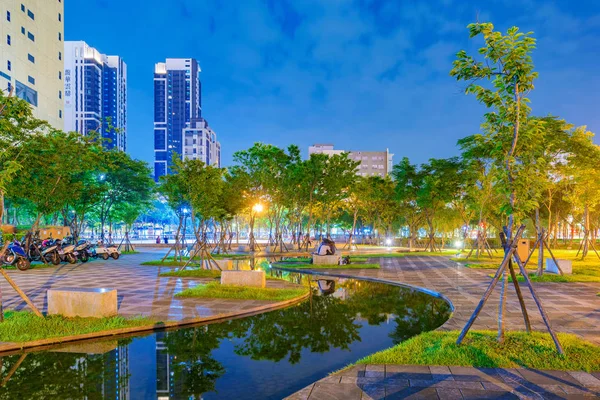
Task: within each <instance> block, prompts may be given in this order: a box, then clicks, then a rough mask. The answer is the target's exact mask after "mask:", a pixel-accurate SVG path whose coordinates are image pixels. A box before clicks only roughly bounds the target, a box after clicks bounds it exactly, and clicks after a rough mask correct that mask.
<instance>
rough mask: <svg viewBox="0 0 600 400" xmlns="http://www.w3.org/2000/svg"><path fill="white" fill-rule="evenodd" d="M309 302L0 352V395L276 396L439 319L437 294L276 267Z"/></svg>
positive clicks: (441, 307)
mask: <svg viewBox="0 0 600 400" xmlns="http://www.w3.org/2000/svg"><path fill="white" fill-rule="evenodd" d="M270 273H274V274H277V275H279V276H282V275H283V276H284V277H285V278H287V279H290V280H293V281H296V282H300V281H304V282H308V281H310V284H311V288H312V296H311V297H310V299H309V300H307V301H305V302H303V303H301V304H298V305H295V306H292V307H289V308H286V309H281V310H276V311H272V312H268V313H264V314H260V315H256V316H252V317H247V318H243V319H237V320H232V321H227V322H223V323H218V324H212V325H204V326H198V327H194V328H186V329H179V330H174V331H170V332H157V333H154V334H150V335H146V336H137V337H133V338H126V339H120V340H108V341H98V342H91V343H90V342H86V343H83V344H80V345H70V346H66V347H62V348H54V349H52V350H48V351H43V352H33V353H29V354H26V355H19V354H16V355H10V356H4V357H0V360H1V361H0V362H1V364H2V365H1V367H0V371H1V377H0V379H1V380H0V399H17V398H18V399H54V398H60V399H83V398H87V399H108V398H111V399H200V398H203V399H217V398H218V399H281V398H283V397H285V396H288V395H290V394H292V393H294V392H296V391H297V390H300V389H302V388H303V387H305V386H307V385H309V384H310V383H312V382H314V381H316V380H318V379H321V378H323V377H325V376H327V375H328V374H329V373H330V372H332V371H335V370H338V369H340V368H343V367H344V366H346V365H348V364H350V363H352V362H354V361H356V360H358V359H359V358H361V357H363V356H366V355H368V354H371V353H373V352H376V351H379V350H382V349H385V348H387V347H390V346H392V345H394V344H396V343H400V342H402V341H404V340H406V339H408V338H410V337H412V336H414V335H416V334H418V333H420V332H423V331H428V330H432V329H435V328H437V327H438V326H440V325H442V324H443V323H444V322H445V321H446V320H447V319H448V317H449V315H450V307H449V305H448V304H447V303H446V302H445V301H444V300H442V299H438V298H435V297H432V296H429V295H427V294H424V293H421V292H418V291H415V290H411V289H406V288H402V287H397V286H391V285H386V284H381V283H373V282H367V281H361V280H355V279H334V278H325V277H318V276H310V275H306V274H302V275H301V274H295V273H289V272H284V273H282V272H281V271H277V272H276V271H270Z"/></svg>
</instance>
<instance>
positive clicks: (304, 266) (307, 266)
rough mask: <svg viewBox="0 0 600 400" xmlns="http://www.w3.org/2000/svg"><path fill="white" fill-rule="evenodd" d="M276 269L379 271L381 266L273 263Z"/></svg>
mask: <svg viewBox="0 0 600 400" xmlns="http://www.w3.org/2000/svg"><path fill="white" fill-rule="evenodd" d="M273 265H274V266H276V267H281V268H298V269H325V268H326V269H379V268H381V266H380V265H379V264H375V263H373V264H366V263H363V264H346V265H338V264H304V263H295V264H285V263H283V264H281V263H278V262H277V263H274V264H273Z"/></svg>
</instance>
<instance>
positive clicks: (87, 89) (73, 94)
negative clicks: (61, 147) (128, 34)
mask: <svg viewBox="0 0 600 400" xmlns="http://www.w3.org/2000/svg"><path fill="white" fill-rule="evenodd" d="M64 75H65V77H64V81H65V88H64V96H65V124H64V129H65V130H66V131H76V132H79V133H81V134H82V135H87V134H88V133H89V132H90V131H95V132H98V133H99V134H101V136H102V138H103V139H106V140H105V141H104V142H103V145H104V147H105V148H107V149H113V148H116V149H118V150H121V151H126V150H127V65H126V64H125V63H124V62H123V59H121V57H119V56H107V55H105V54H102V53H100V52H99V51H98V50H96V49H95V48H93V47H91V46H89V45H88V44H87V43H86V42H83V41H68V42H65V74H64Z"/></svg>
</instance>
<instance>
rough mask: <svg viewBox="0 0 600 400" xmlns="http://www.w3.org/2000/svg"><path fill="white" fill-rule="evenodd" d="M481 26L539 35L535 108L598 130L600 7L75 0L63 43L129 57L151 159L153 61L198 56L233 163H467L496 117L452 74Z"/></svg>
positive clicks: (133, 138) (140, 147) (142, 150)
mask: <svg viewBox="0 0 600 400" xmlns="http://www.w3.org/2000/svg"><path fill="white" fill-rule="evenodd" d="M477 19H478V20H479V21H481V22H484V21H489V22H492V23H494V25H495V26H496V28H497V29H500V30H502V31H505V30H506V29H507V28H509V27H510V26H513V25H516V26H519V27H520V28H521V30H523V31H534V32H535V37H536V38H537V39H538V49H537V50H536V51H535V53H534V55H533V58H534V62H535V64H536V70H537V71H538V72H539V75H540V76H539V79H538V80H537V81H536V88H535V91H534V92H533V93H532V94H531V99H532V108H533V112H534V114H536V115H547V114H553V115H558V116H560V117H562V118H565V119H566V120H567V121H568V122H571V123H574V124H576V125H587V126H588V128H589V129H590V130H592V131H594V132H599V133H600V112H599V110H598V105H599V103H600V102H599V100H600V79H599V75H600V40H599V38H600V1H593V0H579V1H567V0H563V1H554V2H551V1H543V0H496V1H485V2H484V1H480V0H479V1H473V0H456V1H451V0H439V1H434V0H425V1H412V0H411V1H408V0H403V1H401V0H390V1H385V0H375V1H369V0H356V1H344V0H326V1H323V0H321V1H302V0H300V1H290V0H262V1H261V0H243V1H242V0H240V1H231V0H221V1H204V0H169V1H165V0H66V1H65V37H66V39H67V40H85V41H86V42H87V43H88V44H89V45H91V46H93V47H95V48H97V49H98V50H99V51H100V52H102V53H105V54H109V55H113V54H115V55H120V56H121V57H123V58H124V60H125V62H126V63H127V67H128V81H129V82H128V91H129V101H128V107H129V108H128V150H129V152H130V153H131V154H132V155H133V156H134V157H136V158H141V159H143V160H146V161H148V162H152V161H153V81H152V78H153V72H154V64H155V63H157V62H161V61H164V59H165V58H167V57H169V58H179V57H180V58H196V59H197V60H198V61H199V62H200V66H201V68H202V73H201V79H202V88H203V99H202V105H203V116H204V118H206V119H207V120H208V122H209V124H210V125H211V127H212V128H213V129H214V130H215V132H216V133H217V136H218V139H219V140H220V142H221V146H222V158H223V165H225V166H227V165H229V164H231V160H232V154H233V153H234V152H235V151H237V150H241V149H244V148H247V147H249V146H251V145H252V143H254V142H256V141H261V142H265V143H272V144H275V145H279V146H287V145H289V144H298V145H299V146H300V147H301V149H302V150H303V152H304V153H305V154H306V152H307V147H308V146H309V145H311V144H313V143H324V142H325V143H334V144H335V145H336V148H340V149H347V150H384V149H385V148H389V149H390V151H391V152H393V153H395V157H394V161H395V162H398V161H399V160H400V158H401V157H403V156H408V157H410V158H411V159H412V160H413V161H414V162H424V161H426V160H427V159H429V158H431V157H450V156H454V155H457V154H458V149H457V148H456V141H457V139H459V138H461V137H464V136H467V135H470V134H473V133H477V132H478V130H479V125H480V124H481V122H482V115H483V112H484V111H485V109H484V108H483V106H481V105H479V104H478V103H477V101H476V100H475V98H474V97H473V96H466V95H464V94H463V89H464V83H458V82H456V81H455V80H454V79H453V78H451V77H450V76H449V71H450V69H451V68H452V60H453V58H454V55H455V53H456V52H457V51H459V50H460V49H463V48H464V49H467V50H470V51H471V52H474V50H476V48H478V47H479V46H480V45H481V41H477V42H473V41H471V42H470V41H469V39H468V31H467V30H466V25H467V24H468V23H470V22H473V21H476V20H477ZM596 143H600V139H598V138H597V139H596Z"/></svg>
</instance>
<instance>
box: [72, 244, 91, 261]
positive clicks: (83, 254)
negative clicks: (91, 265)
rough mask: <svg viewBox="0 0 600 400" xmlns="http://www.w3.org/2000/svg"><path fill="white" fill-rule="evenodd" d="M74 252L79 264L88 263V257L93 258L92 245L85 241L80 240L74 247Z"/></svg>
mask: <svg viewBox="0 0 600 400" xmlns="http://www.w3.org/2000/svg"><path fill="white" fill-rule="evenodd" d="M75 251H76V252H77V258H78V259H79V260H80V261H81V262H88V260H89V259H90V257H93V256H94V255H93V254H92V244H91V243H90V242H88V241H87V240H85V239H81V240H80V241H78V242H77V245H76V246H75ZM94 253H95V251H94Z"/></svg>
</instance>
